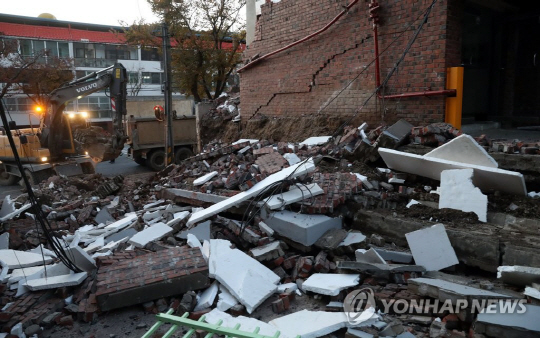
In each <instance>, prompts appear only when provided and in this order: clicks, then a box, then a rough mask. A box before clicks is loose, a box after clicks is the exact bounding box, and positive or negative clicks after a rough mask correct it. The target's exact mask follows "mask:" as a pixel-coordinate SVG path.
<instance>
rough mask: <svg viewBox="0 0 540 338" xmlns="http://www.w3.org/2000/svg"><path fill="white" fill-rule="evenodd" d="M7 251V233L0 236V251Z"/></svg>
mask: <svg viewBox="0 0 540 338" xmlns="http://www.w3.org/2000/svg"><path fill="white" fill-rule="evenodd" d="M6 249H9V232H4V233H3V234H1V235H0V250H6Z"/></svg>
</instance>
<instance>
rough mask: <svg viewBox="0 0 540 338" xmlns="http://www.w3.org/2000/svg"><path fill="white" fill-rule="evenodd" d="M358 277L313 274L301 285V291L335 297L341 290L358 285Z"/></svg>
mask: <svg viewBox="0 0 540 338" xmlns="http://www.w3.org/2000/svg"><path fill="white" fill-rule="evenodd" d="M359 282H360V275H357V274H352V275H344V274H336V273H315V274H313V275H311V276H310V277H309V278H308V279H307V280H306V281H304V283H303V284H302V290H303V291H311V292H315V293H319V294H322V295H328V296H337V295H338V294H339V293H340V292H341V290H345V289H348V288H350V287H353V286H356V285H358V283H359Z"/></svg>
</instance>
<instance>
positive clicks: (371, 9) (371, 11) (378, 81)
mask: <svg viewBox="0 0 540 338" xmlns="http://www.w3.org/2000/svg"><path fill="white" fill-rule="evenodd" d="M378 9H379V4H378V3H377V1H376V0H371V2H370V4H369V16H370V18H371V19H372V20H373V43H374V45H375V46H374V47H375V82H376V84H377V88H379V89H380V87H381V69H380V62H379V57H380V56H379V34H378V29H377V27H378V25H377V24H378V22H379V16H378V14H377V13H375V11H376V10H378ZM439 95H446V96H449V97H454V96H456V90H455V89H442V90H426V91H423V92H411V93H402V94H392V95H381V93H380V92H379V90H377V97H378V98H379V99H401V98H407V97H420V96H439Z"/></svg>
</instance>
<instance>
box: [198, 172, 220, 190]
mask: <svg viewBox="0 0 540 338" xmlns="http://www.w3.org/2000/svg"><path fill="white" fill-rule="evenodd" d="M218 174H219V173H218V172H217V171H212V172H211V173H208V174H206V175H203V176H201V177H199V178H197V179H196V180H195V181H193V185H194V186H198V185H203V184H205V183H206V182H208V181H210V180H211V179H213V178H214V177H216V176H217V175H218Z"/></svg>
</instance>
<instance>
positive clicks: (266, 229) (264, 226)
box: [259, 221, 274, 236]
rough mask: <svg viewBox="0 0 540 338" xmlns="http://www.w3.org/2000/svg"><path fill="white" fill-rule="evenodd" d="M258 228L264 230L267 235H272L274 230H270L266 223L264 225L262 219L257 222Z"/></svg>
mask: <svg viewBox="0 0 540 338" xmlns="http://www.w3.org/2000/svg"><path fill="white" fill-rule="evenodd" d="M259 228H260V229H261V231H262V232H264V233H265V234H267V235H268V236H273V235H274V230H272V228H270V227H269V226H268V225H266V223H264V222H263V221H260V222H259Z"/></svg>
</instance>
